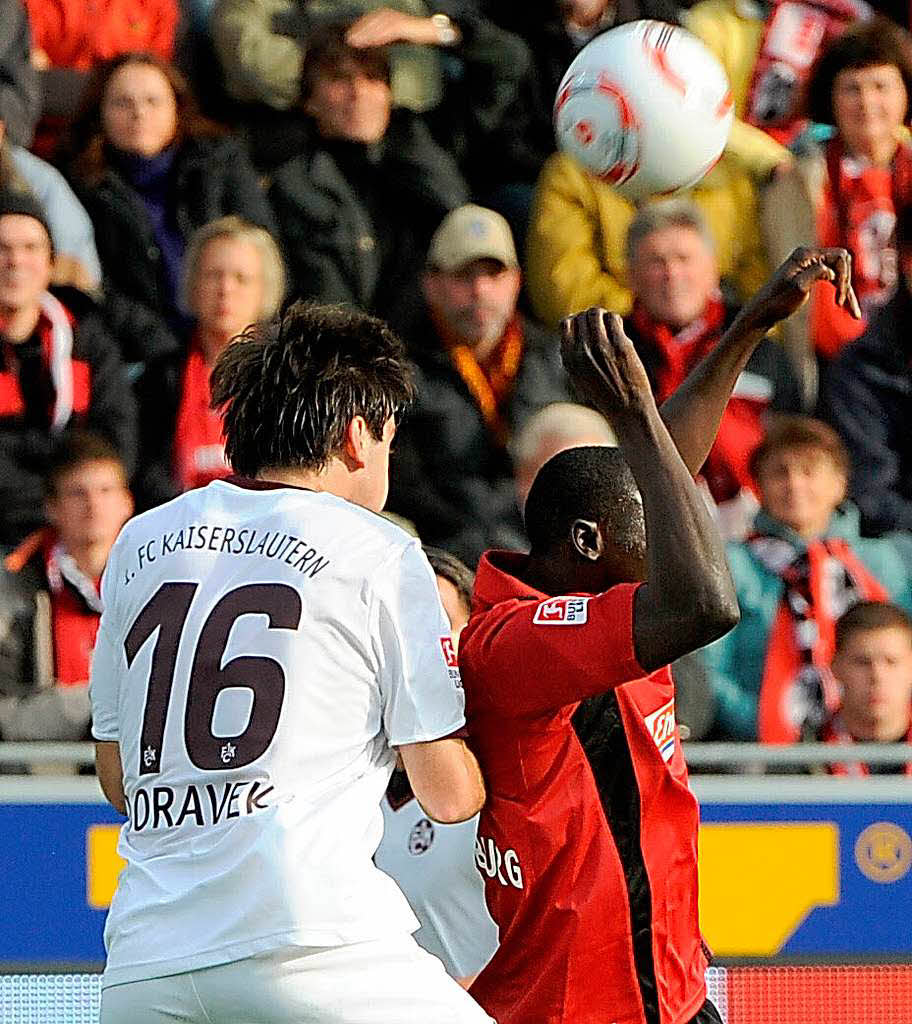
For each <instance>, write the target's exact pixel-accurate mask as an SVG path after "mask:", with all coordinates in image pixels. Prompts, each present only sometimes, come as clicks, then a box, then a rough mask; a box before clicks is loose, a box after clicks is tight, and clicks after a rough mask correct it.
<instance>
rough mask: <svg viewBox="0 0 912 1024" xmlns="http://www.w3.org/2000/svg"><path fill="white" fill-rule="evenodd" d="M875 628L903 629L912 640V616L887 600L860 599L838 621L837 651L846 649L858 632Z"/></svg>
mask: <svg viewBox="0 0 912 1024" xmlns="http://www.w3.org/2000/svg"><path fill="white" fill-rule="evenodd" d="M875 629H901V630H903V631H904V632H905V633H906V634H907V635H908V636H909V639H910V640H912V616H910V615H909V613H908V612H907V611H905V610H904V609H903V608H900V607H899V605H896V604H889V603H887V602H886V601H859V602H858V604H855V605H852V607H851V608H850V609H849V610H848V611H847V612H846V613H845V614H844V615H843V616H841V617H840V619H839V621H838V622H837V623H836V653H837V654H838V653H839V652H840V651H842V650H844V649H845V647H846V645H847V644H848V642H849V641H850V640H851V639H852V637H853V636H855V635H856V634H858V633H869V632H871V631H872V630H875Z"/></svg>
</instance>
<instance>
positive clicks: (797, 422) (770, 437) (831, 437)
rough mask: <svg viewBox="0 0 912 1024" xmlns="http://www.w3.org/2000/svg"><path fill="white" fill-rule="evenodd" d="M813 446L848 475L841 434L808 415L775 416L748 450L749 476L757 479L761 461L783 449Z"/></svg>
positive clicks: (792, 449)
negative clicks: (749, 454) (757, 442)
mask: <svg viewBox="0 0 912 1024" xmlns="http://www.w3.org/2000/svg"><path fill="white" fill-rule="evenodd" d="M809 449H810V450H816V451H819V452H822V453H823V454H824V455H828V456H829V458H830V460H831V461H832V463H833V465H834V466H835V467H836V469H837V470H838V471H839V472H840V473H842V474H843V475H844V476H846V477H848V475H849V473H850V472H851V468H852V462H851V458H850V456H849V452H848V449H847V448H846V446H845V444H844V443H843V440H842V438H841V437H840V436H839V435H838V434H837V433H836V431H835V430H833V428H832V427H831V426H829V425H828V424H826V423H824V422H822V421H821V420H815V419H813V418H812V417H810V416H779V417H777V418H776V419H775V420H773V422H772V423H771V424H770V427H769V429H768V430H767V432H766V436H765V437H764V438H763V440H762V441H761V442H760V444H758V445H757V447H756V448H755V449H754V450H753V452H751V456H750V460H749V468H750V473H751V476H752V477H753V478H754V479H755V480H759V478H760V474H761V473H762V472H763V465H764V463H765V462H766V461H767V460H768V459H769V458H770V457H771V456H772V455H776V454H777V453H779V452H783V451H796V450H809Z"/></svg>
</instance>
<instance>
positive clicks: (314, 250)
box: [270, 28, 468, 319]
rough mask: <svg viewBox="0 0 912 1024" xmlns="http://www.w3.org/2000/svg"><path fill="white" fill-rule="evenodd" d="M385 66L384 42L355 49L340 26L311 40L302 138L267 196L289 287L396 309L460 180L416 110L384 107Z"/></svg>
mask: <svg viewBox="0 0 912 1024" xmlns="http://www.w3.org/2000/svg"><path fill="white" fill-rule="evenodd" d="M389 73H390V72H389V60H388V57H387V55H386V51H385V49H383V48H376V47H373V48H369V49H357V48H355V47H353V46H351V45H349V43H347V42H346V40H345V34H344V29H341V28H334V29H327V30H326V31H325V32H324V33H322V34H321V35H320V36H318V37H316V38H315V39H314V40H313V42H312V44H311V47H310V50H309V52H308V59H307V62H306V64H305V66H304V77H303V81H302V88H301V93H302V103H303V105H304V109H305V111H306V113H307V114H308V115H309V117H310V128H311V132H312V135H311V139H310V142H309V143H308V145H307V146H306V148H305V150H304V151H303V152H302V153H300V155H298V156H296V157H295V158H294V159H292V160H290V161H288V163H286V164H284V165H283V166H282V167H281V168H279V170H278V171H277V172H276V174H275V178H274V181H273V185H272V189H271V191H270V199H271V200H272V205H273V209H274V210H275V213H276V217H277V219H278V222H279V225H280V229H279V230H280V235H281V238H282V243H283V246H284V249H285V256H286V261H287V265H288V270H289V274H290V276H291V279H292V282H293V288H294V290H295V292H296V293H297V294H298V295H302V296H304V297H306V298H312V299H316V300H317V301H320V302H345V303H349V304H351V305H353V306H356V307H358V308H359V309H362V310H364V311H365V312H368V313H374V314H376V315H378V316H382V317H384V318H386V319H398V318H400V317H401V316H402V315H403V310H404V309H407V308H408V307H409V305H411V304H412V303H413V302H414V301H415V299H416V296H415V293H414V283H415V281H417V279H418V276H419V274H420V271H421V254H422V253H423V252H424V251H425V248H426V246H427V243H428V240H429V238H430V236H431V234H432V232H433V231H434V228H435V227H436V226H437V224H438V223H439V222H440V219H441V217H443V215H444V214H445V213H446V212H447V211H448V210H451V209H452V208H453V207H456V206H459V205H460V204H461V203H464V202H465V201H466V199H467V198H468V186H467V185H466V183H465V181H464V180H463V178H462V175H461V174H460V172H459V169H458V167H457V166H456V162H455V161H454V160H453V158H452V157H451V156H450V155H449V154H448V153H446V152H445V151H444V150H443V149H441V148H440V147H439V146H438V145H437V144H436V143H435V142H434V141H433V139H432V138H431V135H430V132H429V130H428V129H427V127H426V126H425V124H424V123H423V122H422V121H421V120H420V118H418V117H417V115H414V114H411V113H410V112H408V111H405V110H398V111H396V112H395V113H392V112H391V103H392V94H391V91H390V85H389Z"/></svg>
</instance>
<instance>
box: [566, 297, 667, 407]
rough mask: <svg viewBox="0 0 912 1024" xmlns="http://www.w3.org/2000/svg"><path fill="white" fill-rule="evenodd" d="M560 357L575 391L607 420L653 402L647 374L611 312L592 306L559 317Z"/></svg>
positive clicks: (619, 321)
mask: <svg viewBox="0 0 912 1024" xmlns="http://www.w3.org/2000/svg"><path fill="white" fill-rule="evenodd" d="M561 358H562V359H563V362H564V367H565V368H566V370H567V374H568V376H569V377H570V380H571V382H572V383H573V386H574V388H575V390H576V392H577V393H578V394H579V395H580V397H581V398H584V399H585V400H586V401H588V402H589V403H590V404H591V405H592V406H593V407H594V408H596V409H598V411H599V412H601V413H602V414H603V415H604V416H606V417H607V418H608V419H609V420H611V421H612V422H614V421H615V420H616V419H617V418H618V417H622V416H624V415H625V414H628V413H631V412H636V411H640V412H641V411H643V410H644V409H647V408H648V407H649V406H650V404H653V398H652V389H651V387H650V385H649V378H648V377H647V376H646V371H645V370H644V369H643V364H642V362H641V361H640V357H639V356H638V355H637V353H636V349H635V348H634V347H633V343H632V342H631V341H630V339H629V338H628V337H627V335H626V334H625V333H624V322H623V320H622V319H621V318H620V317H619V316H618V315H617V314H616V313H609V312H607V311H606V310H604V309H599V308H597V307H593V308H591V309H587V310H586V312H584V313H576V314H574V315H573V316H568V317H566V318H565V319H564V320H562V321H561Z"/></svg>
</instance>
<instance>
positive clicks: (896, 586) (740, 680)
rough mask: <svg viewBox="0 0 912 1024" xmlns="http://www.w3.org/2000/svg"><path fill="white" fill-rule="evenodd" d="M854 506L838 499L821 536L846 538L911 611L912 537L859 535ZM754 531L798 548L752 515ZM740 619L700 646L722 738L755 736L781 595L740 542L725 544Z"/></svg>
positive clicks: (787, 534) (771, 523)
mask: <svg viewBox="0 0 912 1024" xmlns="http://www.w3.org/2000/svg"><path fill="white" fill-rule="evenodd" d="M858 523H859V517H858V510H857V509H856V508H855V506H854V505H852V504H850V503H849V502H846V503H844V504H843V505H842V506H841V507H840V509H839V510H837V511H836V513H835V514H834V515H833V518H832V520H831V521H830V525H829V527H828V529H827V531H826V534H825V536H827V537H841V538H843V539H845V540H847V541H849V542H850V543H851V545H852V548H853V550H854V551H855V554H856V555H857V556H858V557H859V558H860V559H861V561H862V562H863V563H864V564H865V566H866V567H867V568H868V569H869V570H870V571H871V573H873V575H874V576H876V577H877V579H878V580H880V582H881V583H882V584H883V586H884V587H885V588H886V589H887V591H888V593H889V594H890V597H891V598H892V599H893V600H894V601H895V602H896V603H897V604H900V605H902V606H903V608H905V609H906V610H912V538H910V537H909V536H907V535H905V534H889V535H887V536H884V537H881V538H878V539H873V538H869V537H862V536H860V534H859V525H858ZM754 529H755V530H756V531H757V532H758V533H762V534H768V535H771V536H775V537H781V538H783V539H784V540H787V541H789V543H791V544H794V545H795V547H796V548H797V549H798V550H803V549H804V548H805V546H806V545H805V543H804V541H802V540H801V538H800V537H798V535H797V534H795V533H794V532H793V531H792V530H790V529H789V528H788V527H787V526H783V525H782V523H779V522H777V521H776V520H774V519H772V518H770V516H768V515H767V514H766V513H765V512H763V511H761V512H758V513H757V517H756V519H755V520H754ZM728 563H729V566H730V567H731V573H732V577H733V578H734V581H735V588H736V589H737V592H738V603H739V604H740V606H741V622H740V623H739V624H738V625H737V626H736V627H735V628H734V629H733V630H732V631H731V632H730V633H728V634H727V635H726V636H724V637H722V638H721V639H720V640H717V641H716V642H715V643H713V644H710V646H709V647H706V648H704V650H703V658H704V660H705V662H706V667H707V669H708V671H709V673H710V678H711V679H712V684H713V693H714V695H715V698H716V726H717V728H718V729H719V730H720V731H721V732H722V734H723V735H724V736H725V737H727V738H732V739H741V740H756V738H757V701H758V696H759V693H760V684H761V682H762V681H763V667H764V663H765V661H766V647H767V641H768V639H769V633H770V629H771V628H772V624H773V620H774V619H775V616H776V611H777V610H778V608H779V602H780V600H781V598H782V591H783V586H782V580H781V579H780V578H779V577H778V576H777V575H776V574H775V573H773V572H772V571H770V570H769V569H768V568H766V566H765V565H763V564H762V563H761V562H760V561H759V560H758V559H757V558H756V557H755V556H754V554H753V553H752V552H751V550H750V547H749V546H748V545H747V544H746V543H736V544H729V545H728Z"/></svg>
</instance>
